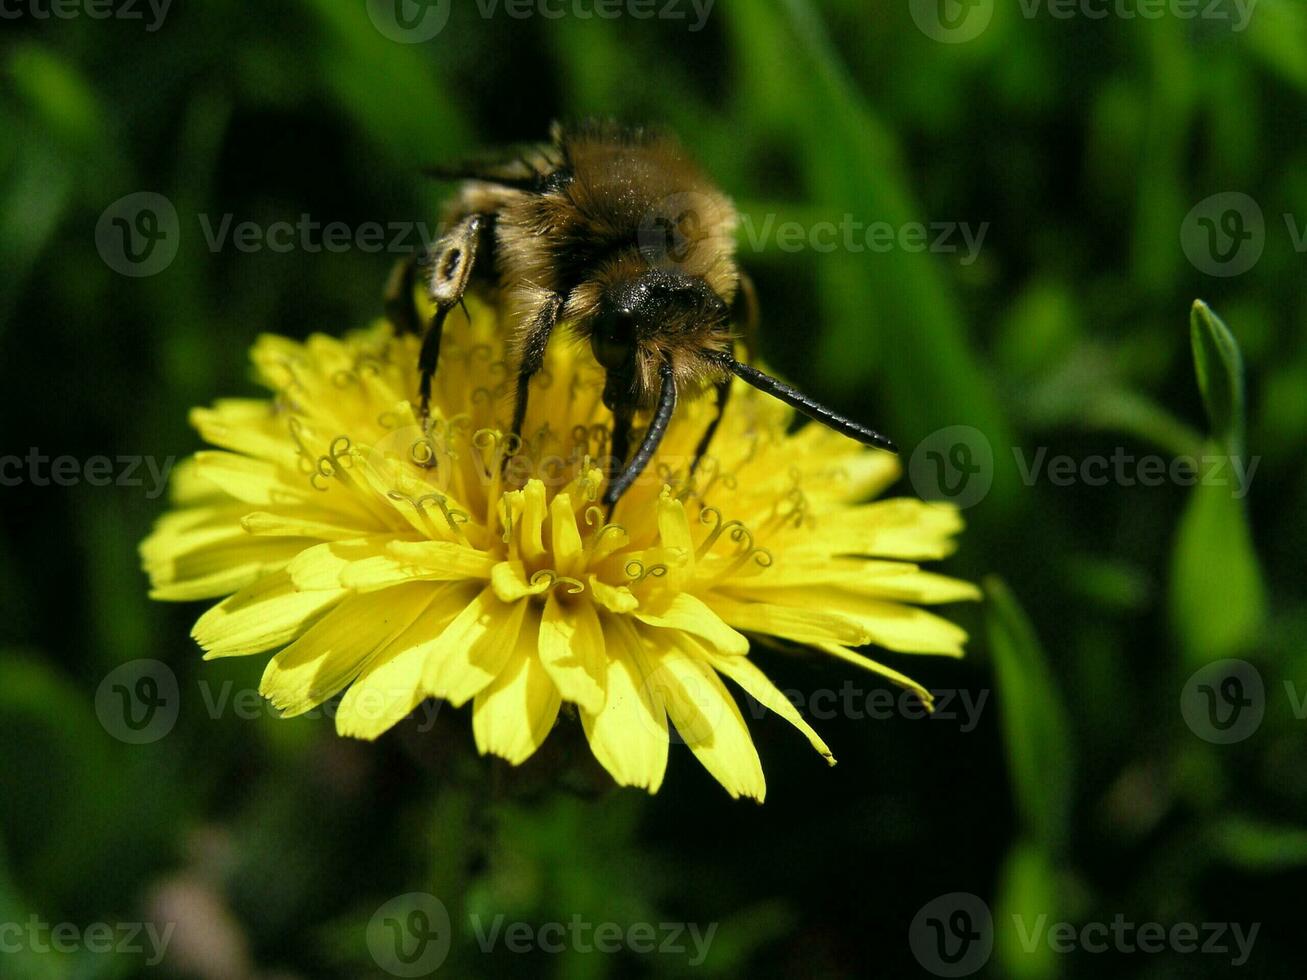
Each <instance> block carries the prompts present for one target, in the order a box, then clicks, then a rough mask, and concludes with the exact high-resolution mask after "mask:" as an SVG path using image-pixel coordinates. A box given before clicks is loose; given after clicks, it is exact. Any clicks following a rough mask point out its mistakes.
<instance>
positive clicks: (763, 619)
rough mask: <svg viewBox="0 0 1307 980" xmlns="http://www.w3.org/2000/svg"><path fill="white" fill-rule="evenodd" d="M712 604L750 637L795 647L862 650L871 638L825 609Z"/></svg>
mask: <svg viewBox="0 0 1307 980" xmlns="http://www.w3.org/2000/svg"><path fill="white" fill-rule="evenodd" d="M711 601H712V607H713V609H715V610H716V611H717V613H718V615H720V616H721V618H722V619H723V620H725V621H726V622H728V623H730V624H731V625H732V626H734V627H735V628H736V629H741V630H746V631H748V632H750V633H765V634H768V635H771V636H779V637H782V638H784V639H787V640H793V641H794V642H795V643H808V644H816V643H847V644H849V645H851V646H861V645H862V644H863V643H867V642H869V634H868V632H867V630H866V628H865V627H864V626H863V625H862V624H861V623H860V622H857V621H855V620H853V619H850V618H849V617H848V616H842V615H839V614H838V613H833V612H828V611H826V610H824V609H811V608H794V607H791V606H781V605H776V604H775V603H768V602H743V601H741V600H738V599H732V598H729V597H727V596H724V595H718V594H715V593H714V594H713V595H712V597H711ZM636 615H637V616H638V615H639V613H637V614H636Z"/></svg>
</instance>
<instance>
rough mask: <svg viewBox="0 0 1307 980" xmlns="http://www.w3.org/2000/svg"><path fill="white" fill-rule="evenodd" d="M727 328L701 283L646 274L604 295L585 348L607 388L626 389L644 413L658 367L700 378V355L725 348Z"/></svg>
mask: <svg viewBox="0 0 1307 980" xmlns="http://www.w3.org/2000/svg"><path fill="white" fill-rule="evenodd" d="M729 323H730V308H729V307H728V306H727V304H726V303H725V301H723V300H722V298H721V297H720V296H718V295H717V294H716V293H715V292H713V290H712V287H711V286H709V285H708V283H707V282H705V281H704V280H703V279H702V278H699V277H698V276H690V275H686V274H684V273H680V272H669V271H667V270H663V269H650V270H646V271H644V272H642V273H641V274H639V275H637V276H634V277H631V278H623V279H619V280H617V281H615V282H612V283H610V284H609V285H608V287H607V289H605V290H604V293H603V297H602V299H601V301H600V303H599V309H598V312H597V315H596V317H595V319H594V321H593V325H592V327H591V330H590V346H591V349H592V350H593V351H594V355H595V359H596V360H597V361H598V362H599V363H600V365H602V366H603V368H604V370H605V371H607V372H608V374H609V376H610V385H609V388H610V389H612V390H613V391H614V392H616V391H618V390H620V387H621V386H625V387H626V388H627V389H629V390H630V391H631V392H632V393H633V394H635V396H636V397H635V399H634V400H635V401H636V403H637V404H639V405H641V406H642V407H648V405H649V404H650V402H651V401H652V399H653V398H654V397H655V396H656V391H654V381H655V379H656V378H657V376H658V365H659V364H661V363H664V362H665V363H668V364H671V365H672V367H673V368H674V369H676V373H677V374H678V375H679V376H682V377H693V376H696V375H698V374H702V373H703V371H704V370H705V368H706V367H707V365H708V364H709V363H711V362H709V361H707V360H706V359H705V358H704V355H705V354H706V353H707V352H709V351H715V350H720V349H722V348H724V347H725V348H728V347H729V343H730V341H729V334H728V333H727V328H728V326H729ZM700 360H704V364H703V365H700V364H699V363H698V362H699V361H700ZM614 384H616V385H617V387H614ZM607 400H608V399H607V395H606V396H605V401H607ZM609 407H612V406H611V405H610V406H609Z"/></svg>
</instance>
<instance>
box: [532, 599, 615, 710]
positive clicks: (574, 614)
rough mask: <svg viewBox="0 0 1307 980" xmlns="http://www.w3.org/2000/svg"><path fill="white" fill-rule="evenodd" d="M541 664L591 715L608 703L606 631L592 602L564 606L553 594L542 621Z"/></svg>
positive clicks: (563, 691) (555, 681)
mask: <svg viewBox="0 0 1307 980" xmlns="http://www.w3.org/2000/svg"><path fill="white" fill-rule="evenodd" d="M539 643H540V646H539V650H540V662H541V663H542V664H543V665H544V668H545V670H547V671H548V672H549V676H550V677H551V678H552V679H553V681H554V684H555V685H557V687H558V690H559V691H560V692H561V693H562V695H563V697H564V698H565V699H566V700H568V701H574V702H575V703H576V704H578V705H580V707H581V708H582V710H585V711H588V712H590V713H591V714H594V713H595V712H597V711H598V710H599V709H600V708H602V707H603V704H604V679H605V676H606V673H607V672H606V669H605V662H604V661H605V644H604V631H603V628H602V626H600V624H599V617H598V615H597V614H596V613H595V608H594V605H593V604H592V603H590V602H589V601H587V600H584V599H583V600H580V601H577V602H569V603H561V602H559V601H558V598H557V597H556V596H555V595H554V594H553V593H552V592H551V593H550V595H549V598H548V599H547V600H545V612H544V616H543V617H542V618H541V620H540V640H539Z"/></svg>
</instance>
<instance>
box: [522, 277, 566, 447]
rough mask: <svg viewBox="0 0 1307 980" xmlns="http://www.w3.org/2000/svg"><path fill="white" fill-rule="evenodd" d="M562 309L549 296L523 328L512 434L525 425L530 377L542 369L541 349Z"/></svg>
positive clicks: (558, 298)
mask: <svg viewBox="0 0 1307 980" xmlns="http://www.w3.org/2000/svg"><path fill="white" fill-rule="evenodd" d="M562 309H563V297H561V296H559V295H558V294H557V293H552V294H550V296H549V298H548V299H547V300H545V301H544V303H543V304H541V306H540V308H539V309H538V310H537V311H536V314H535V316H534V317H533V318H532V320H531V324H530V326H528V327H527V332H526V342H525V343H524V344H523V345H522V362H521V364H520V365H519V366H518V369H517V391H516V392H515V394H514V399H513V435H515V436H519V437H520V436H521V435H522V425H523V423H524V422H526V403H527V399H528V398H529V397H530V394H531V378H532V377H534V376H535V374H536V372H537V371H539V370H540V368H541V367H543V366H544V363H545V348H547V347H548V346H549V336H550V334H552V333H553V332H554V327H555V326H556V325H557V324H558V314H559V313H560V312H561V311H562Z"/></svg>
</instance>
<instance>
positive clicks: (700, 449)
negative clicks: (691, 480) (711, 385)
mask: <svg viewBox="0 0 1307 980" xmlns="http://www.w3.org/2000/svg"><path fill="white" fill-rule="evenodd" d="M733 380H734V379H733V378H732V377H731V376H730V375H729V374H728V375H727V376H726V377H725V378H724V379H723V380H721V381H718V382H717V414H716V415H714V416H713V418H712V421H711V422H709V423H708V428H706V429H704V430H703V435H702V436H700V438H699V445H697V446H695V447H694V460H693V461H692V462H691V463H690V476H694V472H695V470H697V469H698V468H699V464H700V463H701V462H703V457H704V455H705V454H706V453H707V452H708V447H709V446H710V445H711V444H712V440H713V436H715V435H716V434H717V426H719V425H721V424H722V416H723V415H725V414H726V400H727V399H728V398H730V397H731V382H732V381H733Z"/></svg>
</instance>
